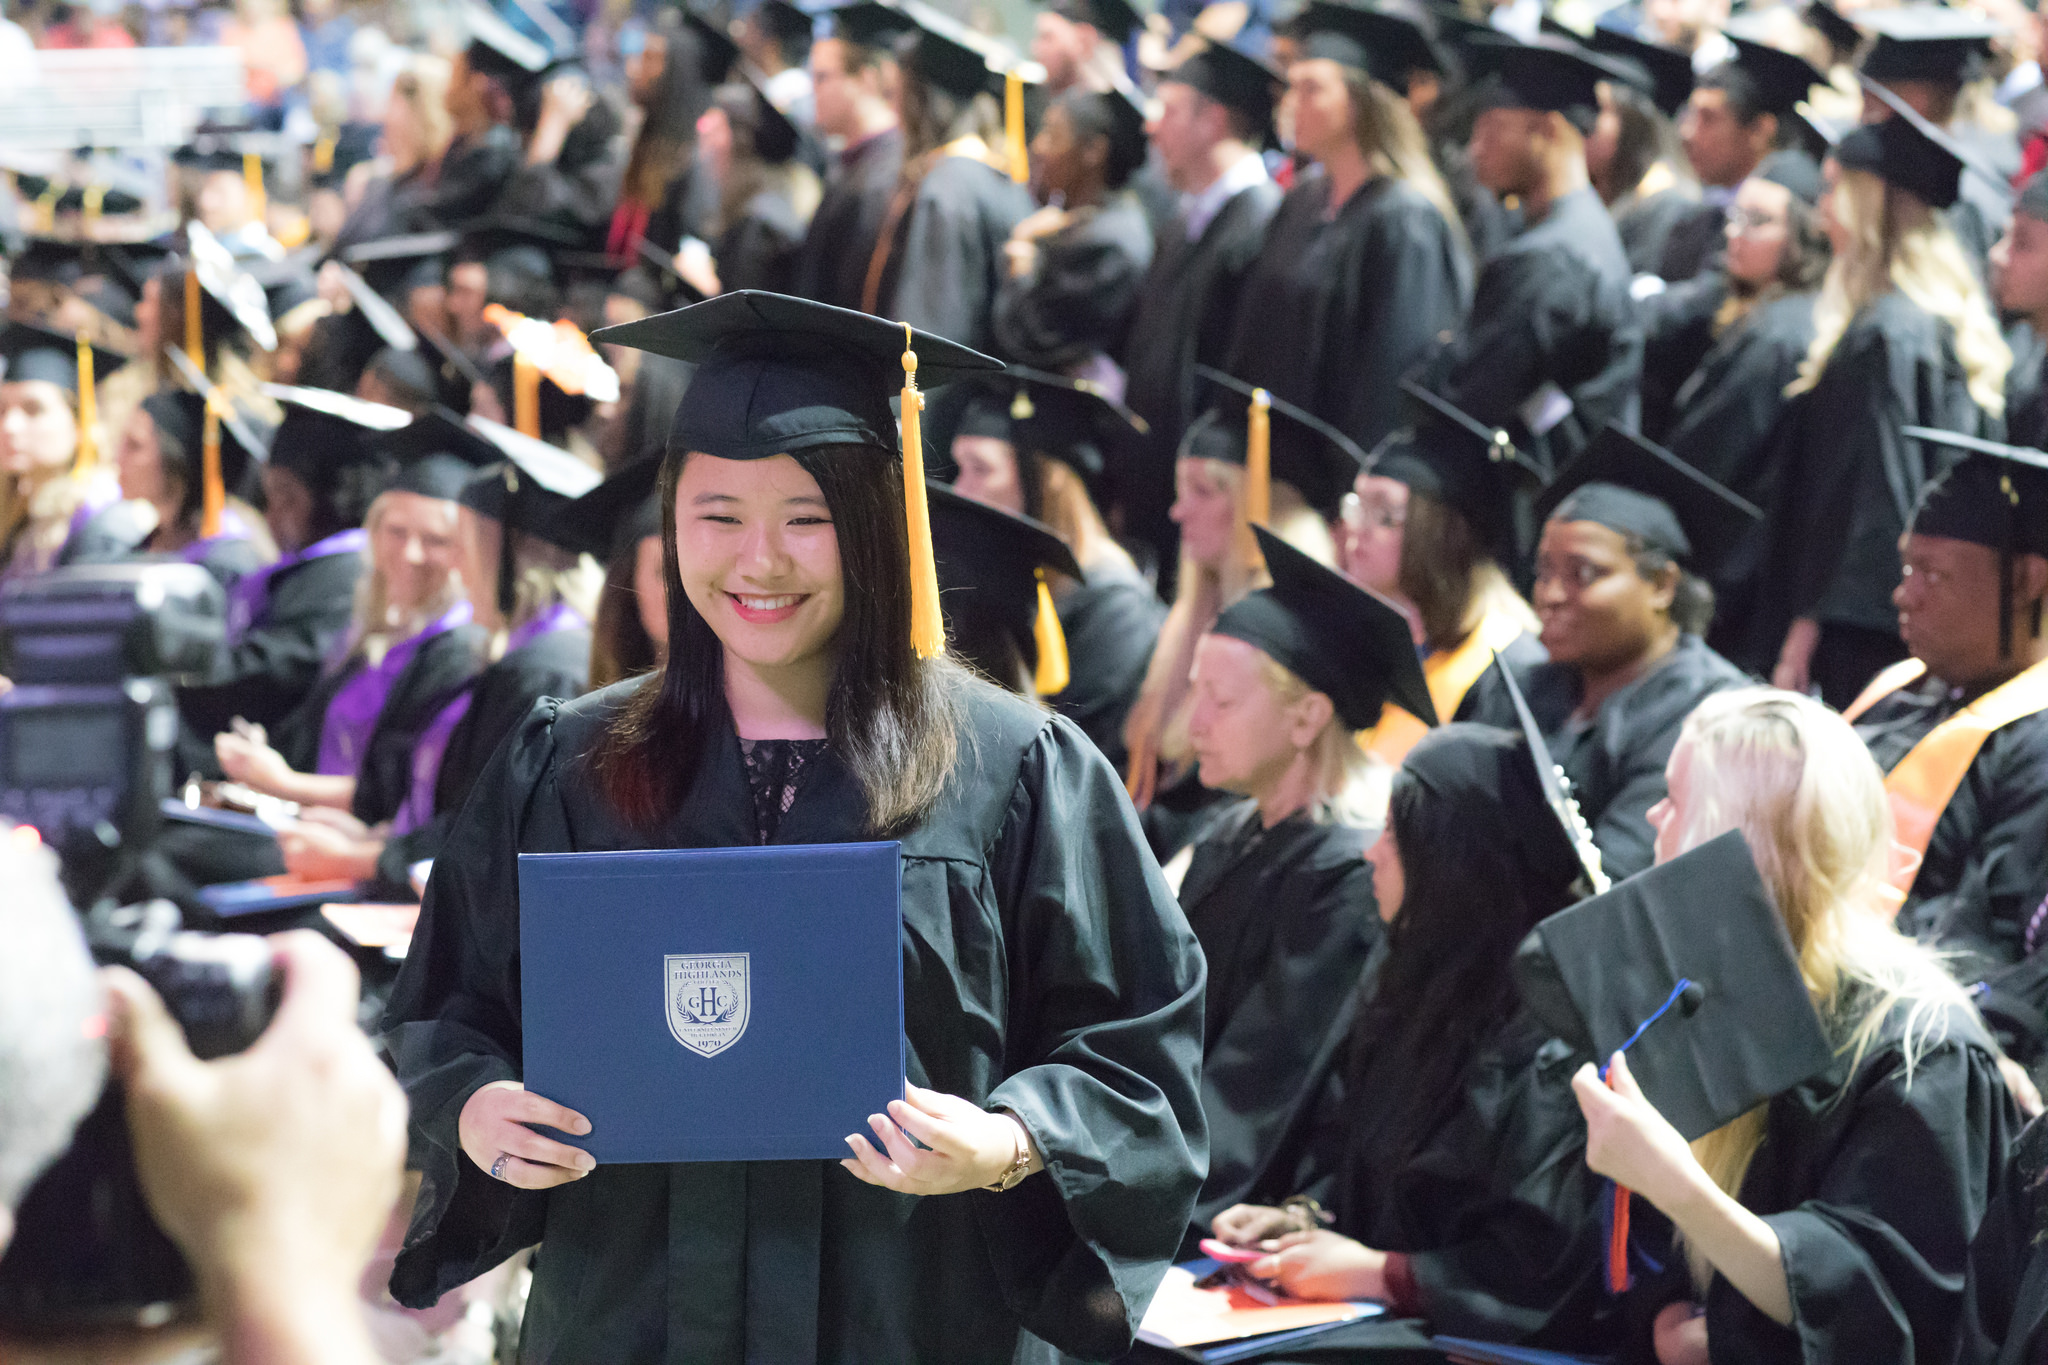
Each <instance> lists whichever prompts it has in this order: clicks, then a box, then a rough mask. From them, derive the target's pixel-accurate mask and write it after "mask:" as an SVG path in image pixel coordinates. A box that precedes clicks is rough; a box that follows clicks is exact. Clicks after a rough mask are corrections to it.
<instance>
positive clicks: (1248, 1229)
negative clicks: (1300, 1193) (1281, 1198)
mask: <svg viewBox="0 0 2048 1365" xmlns="http://www.w3.org/2000/svg"><path fill="white" fill-rule="evenodd" d="M1300 1226H1301V1220H1300V1219H1299V1218H1297V1217H1296V1216H1295V1215H1294V1214H1291V1213H1289V1212H1288V1211H1287V1210H1286V1209H1276V1208H1272V1207H1270V1206H1268V1205H1265V1204H1232V1205H1231V1206H1230V1207H1229V1208H1227V1209H1225V1210H1223V1212H1221V1213H1219V1214H1217V1215H1216V1216H1215V1217H1214V1218H1212V1219H1210V1220H1209V1230H1210V1231H1211V1232H1213V1233H1215V1234H1216V1239H1217V1240H1218V1241H1221V1242H1228V1243H1230V1245H1232V1246H1234V1247H1255V1246H1257V1245H1259V1243H1261V1242H1264V1241H1268V1240H1270V1239H1272V1238H1274V1237H1278V1236H1280V1235H1281V1234H1282V1233H1284V1232H1293V1231H1294V1230H1295V1229H1297V1228H1299V1227H1300Z"/></svg>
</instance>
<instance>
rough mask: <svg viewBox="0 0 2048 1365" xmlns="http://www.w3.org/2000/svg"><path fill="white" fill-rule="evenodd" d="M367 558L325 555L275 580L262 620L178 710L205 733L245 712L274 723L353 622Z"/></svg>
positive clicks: (188, 691)
mask: <svg viewBox="0 0 2048 1365" xmlns="http://www.w3.org/2000/svg"><path fill="white" fill-rule="evenodd" d="M361 572H362V558H361V557H360V556H358V555H354V554H335V555H322V556H320V557H319V558H318V559H312V560H308V561H307V562H305V563H304V564H301V565H299V566H298V567H296V568H294V569H293V570H291V571H290V572H288V573H282V574H279V575H278V576H277V577H276V578H275V579H273V580H272V582H271V589H270V597H269V601H268V603H267V606H266V610H265V612H264V614H263V618H262V620H261V621H260V622H259V623H258V624H256V625H255V626H253V627H251V628H250V630H249V631H248V633H247V634H245V635H244V636H243V637H242V639H241V640H240V641H239V642H238V643H237V644H236V645H235V646H234V647H233V648H231V649H229V650H228V651H227V654H226V656H225V658H224V659H223V660H222V662H221V665H220V667H219V668H217V669H216V670H215V671H214V673H213V675H212V677H210V678H209V679H208V680H207V681H206V682H205V683H203V684H200V685H198V686H194V687H181V688H179V689H178V710H179V712H180V713H181V714H182V715H183V716H184V718H185V724H186V725H187V726H188V727H189V728H190V729H191V731H192V732H193V733H194V734H196V735H198V736H200V737H202V738H206V739H209V740H210V739H211V737H212V736H214V735H216V734H218V733H219V732H221V731H222V730H225V729H227V728H228V722H229V721H231V720H232V719H234V717H236V716H242V717H244V718H246V719H248V720H251V721H254V722H256V723H257V724H259V725H273V724H275V723H277V722H278V721H280V720H283V719H284V718H285V716H286V715H287V714H288V713H289V712H290V711H291V709H292V708H293V707H294V706H297V705H298V704H299V703H300V702H301V701H302V700H304V699H305V696H306V694H307V693H308V692H309V691H311V690H312V688H313V684H314V683H315V682H316V681H317V680H318V679H319V677H320V664H321V660H322V659H324V658H325V657H326V655H327V651H328V650H330V649H331V648H333V646H334V642H335V641H336V640H338V639H339V638H340V637H341V634H342V632H343V631H346V630H347V629H348V623H349V615H350V612H351V611H352V609H353V608H354V605H355V585H356V578H357V577H358V576H359V575H360V574H361Z"/></svg>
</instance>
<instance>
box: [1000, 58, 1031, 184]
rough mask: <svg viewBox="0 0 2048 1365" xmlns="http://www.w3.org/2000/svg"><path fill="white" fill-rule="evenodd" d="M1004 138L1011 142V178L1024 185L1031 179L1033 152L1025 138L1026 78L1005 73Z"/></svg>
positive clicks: (1009, 72)
mask: <svg viewBox="0 0 2048 1365" xmlns="http://www.w3.org/2000/svg"><path fill="white" fill-rule="evenodd" d="M1003 140H1004V141H1006V142H1008V143H1009V144H1010V179H1012V180H1014V181H1016V182H1017V183H1018V184H1020V185H1022V184H1025V183H1027V182H1029V181H1030V179H1031V153H1030V152H1029V151H1028V150H1027V149H1026V147H1025V140H1024V78H1023V77H1022V76H1020V75H1018V74H1017V73H1016V72H1015V71H1006V72H1004V73H1003Z"/></svg>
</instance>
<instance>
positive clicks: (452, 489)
mask: <svg viewBox="0 0 2048 1365" xmlns="http://www.w3.org/2000/svg"><path fill="white" fill-rule="evenodd" d="M369 442H370V444H371V446H373V447H374V448H375V449H376V450H377V451H379V452H380V453H382V454H383V455H385V456H387V457H388V458H390V459H392V460H396V461H397V462H398V465H399V472H398V476H397V478H396V479H395V480H394V482H393V484H392V486H393V487H395V488H401V489H404V490H405V491H407V492H412V493H418V494H421V495H422V496H424V497H430V498H446V499H448V500H449V501H451V502H452V501H454V500H455V499H457V498H459V497H460V496H461V495H462V490H463V488H464V486H465V485H467V484H468V483H469V481H470V479H472V478H473V477H475V475H476V473H477V471H478V470H481V469H484V468H487V467H488V466H491V465H494V464H496V463H498V462H499V461H500V460H502V459H504V458H505V456H504V452H502V451H501V450H499V449H498V447H497V446H495V445H493V444H491V442H490V441H489V440H488V439H487V438H486V437H485V436H483V435H482V434H481V433H480V432H477V431H473V430H471V428H470V427H469V426H468V424H467V423H466V422H465V421H464V420H463V419H462V417H460V416H459V415H457V414H456V413H454V412H451V411H450V410H449V409H447V408H443V407H434V408H429V409H428V410H427V411H426V412H423V413H421V414H420V415H419V416H418V417H415V418H413V420H412V421H411V422H410V423H409V424H408V425H406V426H403V427H400V428H398V429H397V430H396V431H389V432H382V433H378V434H374V435H372V436H371V437H370V438H369ZM571 548H573V547H571Z"/></svg>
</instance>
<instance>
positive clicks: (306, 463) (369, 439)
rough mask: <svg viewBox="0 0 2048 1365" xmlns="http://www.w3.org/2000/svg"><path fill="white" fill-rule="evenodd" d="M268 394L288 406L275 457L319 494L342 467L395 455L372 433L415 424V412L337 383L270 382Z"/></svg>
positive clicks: (272, 457) (333, 483)
mask: <svg viewBox="0 0 2048 1365" xmlns="http://www.w3.org/2000/svg"><path fill="white" fill-rule="evenodd" d="M263 392H264V394H265V395H266V396H268V397H270V398H272V399H275V400H276V401H277V402H278V403H279V404H280V405H282V406H283V408H284V420H283V421H282V422H281V423H279V424H278V428H277V435H276V436H275V437H274V438H273V439H272V441H271V443H270V460H271V463H272V464H274V465H276V466H277V467H278V468H279V469H286V470H290V471H291V472H292V473H293V474H294V475H296V476H297V477H298V479H299V481H300V482H301V483H303V484H305V485H306V487H307V488H308V489H310V490H312V491H313V492H314V493H315V494H316V495H321V494H323V493H325V492H326V491H327V490H331V489H333V488H334V487H335V486H336V485H337V483H338V482H339V480H340V479H341V478H342V477H343V472H344V471H345V470H348V469H350V468H352V467H355V466H374V465H377V464H380V463H383V462H384V461H386V460H388V459H389V458H390V457H389V455H388V454H387V452H386V451H385V450H384V449H383V447H382V446H381V445H380V444H379V443H378V442H376V441H375V440H374V439H373V438H375V437H377V436H380V435H386V434H389V433H391V432H395V431H398V430H399V429H401V428H403V427H406V426H409V425H411V423H412V421H413V417H412V414H411V413H409V412H407V411H405V410H404V409H403V408H391V407H386V406H384V404H382V403H371V402H367V401H365V400H364V399H361V398H353V397H350V396H349V395H348V394H345V393H336V392H334V391H333V390H332V389H309V388H299V387H296V386H293V385H289V384H266V385H264V386H263Z"/></svg>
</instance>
